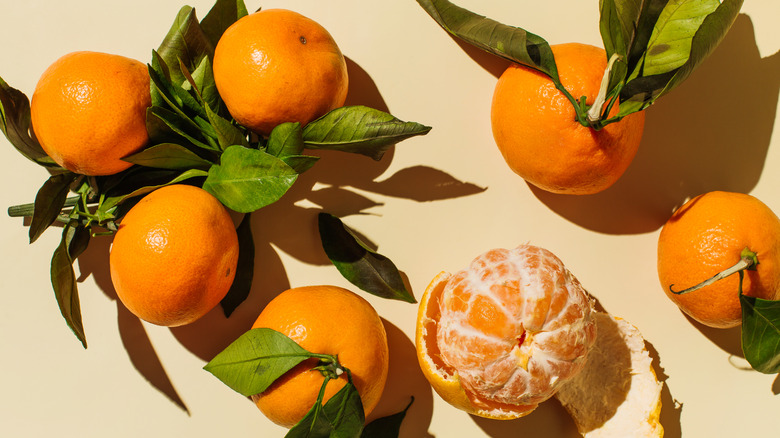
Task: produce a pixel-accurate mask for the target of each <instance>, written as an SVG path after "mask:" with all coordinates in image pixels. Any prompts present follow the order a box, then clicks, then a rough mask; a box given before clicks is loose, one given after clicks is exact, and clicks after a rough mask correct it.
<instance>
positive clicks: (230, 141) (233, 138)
mask: <svg viewBox="0 0 780 438" xmlns="http://www.w3.org/2000/svg"><path fill="white" fill-rule="evenodd" d="M206 115H207V117H208V120H209V122H210V123H211V126H213V127H214V130H215V132H216V134H217V141H218V142H219V146H220V147H221V148H222V150H225V149H227V148H228V147H229V146H233V145H240V146H246V147H248V146H249V141H247V139H246V135H245V134H244V133H243V132H242V131H241V130H240V129H239V128H238V127H237V126H236V125H234V124H232V123H230V121H228V120H225V119H223V118H222V117H220V116H219V115H218V114H217V113H215V112H214V111H212V110H211V108H209V107H208V106H206Z"/></svg>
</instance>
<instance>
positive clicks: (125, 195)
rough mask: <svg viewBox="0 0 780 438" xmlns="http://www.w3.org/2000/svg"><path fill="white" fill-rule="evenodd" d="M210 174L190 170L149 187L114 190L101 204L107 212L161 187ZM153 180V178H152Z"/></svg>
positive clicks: (198, 170)
mask: <svg viewBox="0 0 780 438" xmlns="http://www.w3.org/2000/svg"><path fill="white" fill-rule="evenodd" d="M144 173H146V174H149V173H150V172H144ZM207 175H208V172H206V171H204V170H200V169H189V170H185V171H184V172H181V173H179V174H178V175H176V176H175V177H174V178H173V179H169V180H166V181H164V182H162V183H159V184H152V183H150V184H148V185H141V186H140V187H138V188H135V189H132V190H121V189H117V188H114V189H113V190H112V192H110V196H109V195H107V196H106V199H105V201H104V202H103V203H102V204H101V209H102V210H104V211H107V210H109V209H111V208H113V207H115V206H117V205H119V204H121V203H123V202H125V201H126V200H128V199H130V198H134V197H136V196H141V195H145V194H147V193H150V192H152V191H154V190H157V189H159V188H160V187H165V186H169V185H171V184H178V183H180V182H182V181H186V180H188V179H191V178H198V177H204V176H207ZM150 179H151V178H150ZM130 185H132V184H128V185H126V186H123V187H127V186H130ZM117 192H118V193H117Z"/></svg>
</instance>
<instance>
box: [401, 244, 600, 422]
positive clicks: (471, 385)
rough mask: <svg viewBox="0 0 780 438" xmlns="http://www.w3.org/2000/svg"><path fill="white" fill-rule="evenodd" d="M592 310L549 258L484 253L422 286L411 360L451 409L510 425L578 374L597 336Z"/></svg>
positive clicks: (534, 253) (542, 253) (532, 253)
mask: <svg viewBox="0 0 780 438" xmlns="http://www.w3.org/2000/svg"><path fill="white" fill-rule="evenodd" d="M592 305H593V304H592V301H591V299H590V298H589V297H588V295H587V293H586V292H585V290H584V289H583V288H582V286H581V285H580V283H579V282H578V281H577V279H576V278H575V277H574V276H573V275H572V274H571V273H570V272H569V271H568V270H567V269H566V267H565V266H564V265H563V263H562V262H561V261H560V259H558V258H557V257H556V256H555V255H554V254H553V253H551V252H550V251H548V250H545V249H543V248H539V247H535V246H530V245H521V246H519V247H517V248H515V249H512V250H507V249H494V250H490V251H488V252H486V253H484V254H482V255H480V256H478V257H477V258H475V259H474V260H473V261H472V262H471V264H470V265H469V266H468V268H466V269H464V270H462V271H460V272H457V273H456V274H454V275H451V274H449V273H446V272H443V273H440V274H439V275H437V276H436V277H435V278H434V279H433V281H432V282H431V283H430V285H429V286H428V288H427V289H426V291H425V293H424V295H423V297H422V298H421V300H420V307H419V310H418V315H417V331H416V337H415V342H416V346H417V357H418V360H419V363H420V366H421V368H422V371H423V374H424V375H425V377H426V378H427V379H428V381H429V382H430V383H431V386H432V387H433V389H434V390H435V391H436V392H437V393H438V394H439V395H440V396H441V397H442V398H443V399H444V400H445V401H447V402H449V403H450V404H452V405H453V406H455V407H457V408H459V409H461V410H464V411H466V412H468V413H471V414H475V415H478V416H482V417H487V418H493V419H513V418H518V417H521V416H524V415H527V414H529V413H530V412H531V411H533V410H534V409H535V408H536V407H537V405H538V404H539V403H542V402H543V401H545V400H547V399H549V398H550V397H551V396H552V395H553V394H554V393H555V392H556V391H557V390H558V388H560V387H561V385H562V384H563V383H564V382H566V381H567V380H569V379H571V378H572V377H573V376H575V375H576V374H577V373H578V372H579V371H580V369H582V367H583V365H584V363H585V360H586V358H587V354H588V351H589V349H590V347H591V345H592V344H593V342H594V340H595V338H596V325H595V322H594V320H593V318H592V316H591V313H592Z"/></svg>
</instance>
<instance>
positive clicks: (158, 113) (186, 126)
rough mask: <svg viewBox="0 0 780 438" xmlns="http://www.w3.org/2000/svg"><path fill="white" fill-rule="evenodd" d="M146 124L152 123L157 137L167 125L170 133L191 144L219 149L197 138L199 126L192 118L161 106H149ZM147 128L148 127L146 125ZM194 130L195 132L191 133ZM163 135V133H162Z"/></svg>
mask: <svg viewBox="0 0 780 438" xmlns="http://www.w3.org/2000/svg"><path fill="white" fill-rule="evenodd" d="M146 120H147V125H149V124H150V123H151V124H153V125H154V128H152V129H154V130H155V131H156V132H157V133H158V134H157V138H160V137H161V135H160V134H159V132H160V131H161V130H163V129H164V127H167V129H168V130H169V131H170V133H173V134H176V135H178V136H179V137H181V138H183V139H185V140H187V141H188V142H190V143H191V144H192V145H193V146H197V147H199V148H201V149H205V150H208V151H219V148H218V147H215V146H212V145H210V144H208V143H206V142H205V141H204V140H203V139H200V138H197V137H196V135H197V136H201V135H202V134H201V132H202V131H201V127H200V126H198V125H197V124H196V123H195V122H194V121H193V120H191V119H188V118H187V117H186V116H181V115H180V114H177V113H175V112H173V111H170V110H168V109H165V108H162V107H151V108H149V109H148V110H147V111H146ZM147 129H150V128H149V127H148V126H147ZM193 131H195V132H196V133H194V134H193V133H192V132H193ZM162 135H165V134H162Z"/></svg>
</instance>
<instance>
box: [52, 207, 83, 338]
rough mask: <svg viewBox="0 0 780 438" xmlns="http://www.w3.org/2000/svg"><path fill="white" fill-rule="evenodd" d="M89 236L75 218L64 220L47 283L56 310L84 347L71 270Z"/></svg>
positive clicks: (78, 303) (73, 275)
mask: <svg viewBox="0 0 780 438" xmlns="http://www.w3.org/2000/svg"><path fill="white" fill-rule="evenodd" d="M89 236H90V234H89V229H87V228H84V227H83V226H81V225H80V224H79V223H78V222H77V221H75V220H73V221H71V222H70V223H69V224H66V225H65V227H64V228H63V230H62V240H61V241H60V244H59V246H58V247H57V249H56V250H55V251H54V255H53V256H52V259H51V283H52V286H53V287H54V294H55V296H56V298H57V304H58V305H59V307H60V313H61V314H62V317H63V318H65V322H66V323H67V324H68V327H70V329H71V330H72V331H73V333H74V334H75V335H76V337H77V338H78V340H79V341H81V345H83V346H84V348H87V339H86V336H85V334H84V326H83V323H82V320H81V304H80V301H79V293H78V285H77V284H76V274H75V272H73V260H75V259H76V257H78V255H79V254H80V253H81V252H82V251H83V250H84V249H85V248H86V246H87V244H86V242H87V241H88V239H89Z"/></svg>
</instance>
